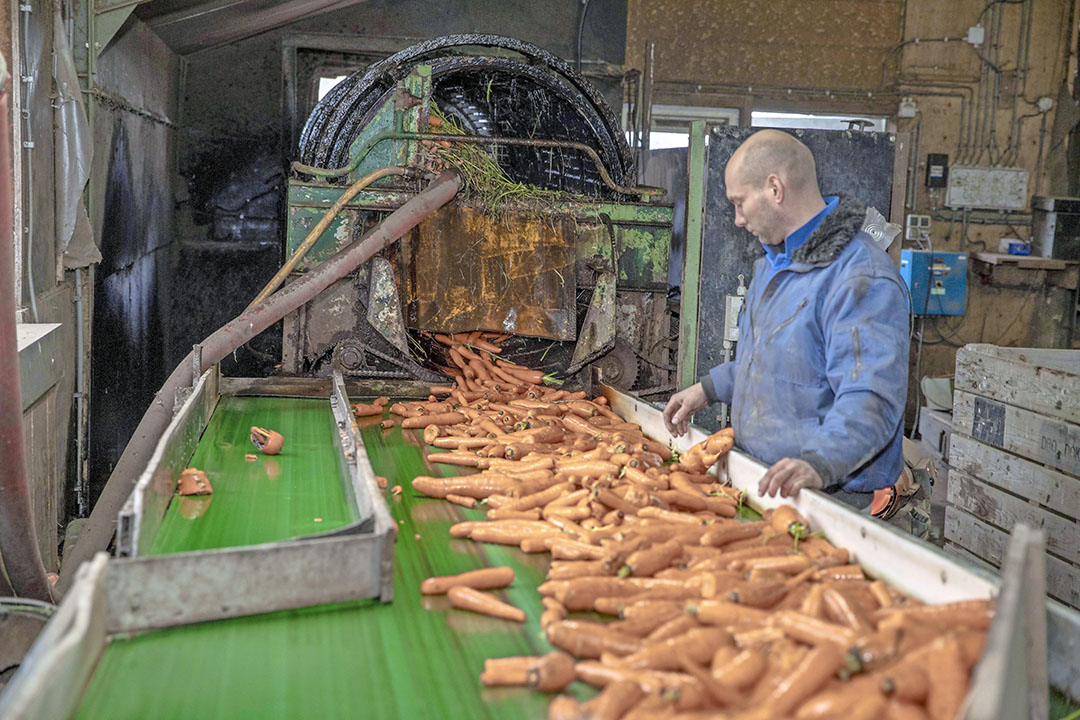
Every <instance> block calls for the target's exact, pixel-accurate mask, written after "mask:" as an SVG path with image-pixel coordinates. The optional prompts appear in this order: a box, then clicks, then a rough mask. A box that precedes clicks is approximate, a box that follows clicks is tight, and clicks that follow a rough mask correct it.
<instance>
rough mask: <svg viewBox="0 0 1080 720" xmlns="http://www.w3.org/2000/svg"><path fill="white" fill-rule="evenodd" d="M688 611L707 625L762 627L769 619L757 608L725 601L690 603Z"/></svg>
mask: <svg viewBox="0 0 1080 720" xmlns="http://www.w3.org/2000/svg"><path fill="white" fill-rule="evenodd" d="M686 611H687V612H688V613H690V614H691V615H694V616H696V617H697V619H698V622H701V623H705V624H706V625H721V626H724V627H727V626H731V625H734V626H740V627H742V626H751V627H760V626H761V625H764V624H765V623H766V622H767V621H768V618H769V615H768V613H766V612H765V611H764V610H761V609H759V608H756V607H749V606H747V605H739V604H736V603H732V602H726V601H724V600H702V601H700V602H694V603H690V604H688V605H687V606H686Z"/></svg>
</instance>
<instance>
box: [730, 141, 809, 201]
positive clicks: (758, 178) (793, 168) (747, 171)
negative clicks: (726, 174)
mask: <svg viewBox="0 0 1080 720" xmlns="http://www.w3.org/2000/svg"><path fill="white" fill-rule="evenodd" d="M728 169H729V170H730V171H731V172H732V173H733V174H734V175H735V176H736V177H737V178H739V179H740V180H741V181H742V182H744V183H745V184H747V185H750V186H751V187H761V186H762V185H764V184H765V181H766V180H767V179H768V177H769V176H770V175H776V176H777V177H779V178H780V180H781V181H782V182H783V183H784V185H786V186H787V187H788V189H789V190H790V191H791V192H795V193H799V192H800V191H805V190H810V189H812V190H813V192H815V193H816V192H817V166H816V165H815V164H814V155H813V153H811V152H810V148H808V147H806V146H805V145H803V144H802V143H801V142H799V141H798V140H796V139H795V137H794V136H792V135H789V134H788V133H786V132H781V131H780V130H760V131H758V132H756V133H754V134H753V135H751V136H750V137H749V138H747V140H746V142H744V143H743V144H742V145H740V146H739V147H738V149H737V150H736V151H735V154H734V155H732V156H731V160H730V161H729V162H728Z"/></svg>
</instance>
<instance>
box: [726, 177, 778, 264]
mask: <svg viewBox="0 0 1080 720" xmlns="http://www.w3.org/2000/svg"><path fill="white" fill-rule="evenodd" d="M741 175H742V173H739V172H738V171H737V168H736V169H735V170H734V171H733V169H732V168H731V166H730V165H729V166H728V168H727V170H726V171H725V173H724V179H725V184H726V185H727V198H728V200H729V201H730V202H731V204H732V205H734V206H735V225H736V227H744V228H746V229H747V230H749V231H750V233H751V234H752V235H753V236H754V237H756V238H757V239H758V240H759V241H761V242H762V243H764V244H765V245H779V244H780V243H782V242H784V237H785V234H784V232H783V223H782V219H781V217H780V213H779V212H778V209H777V207H776V204H775V202H774V201H773V197H774V195H773V193H772V192H771V191H770V189H769V184H768V182H767V181H766V183H765V184H764V185H762V186H761V187H754V186H752V185H749V184H747V183H746V181H745V180H744V179H743V178H742V177H740V176H741Z"/></svg>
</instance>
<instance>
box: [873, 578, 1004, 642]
mask: <svg viewBox="0 0 1080 720" xmlns="http://www.w3.org/2000/svg"><path fill="white" fill-rule="evenodd" d="M854 567H858V566H857V565H856V566H854ZM897 614H902V616H903V617H904V618H905V619H909V620H912V621H914V622H917V623H920V624H931V625H941V626H944V627H950V628H952V627H956V626H962V627H969V628H974V629H976V630H985V629H986V628H988V627H990V619H991V617H993V614H994V607H993V604H992V603H991V601H989V600H964V601H960V602H953V603H944V604H941V605H919V606H918V607H897V606H894V607H890V608H883V609H881V610H879V611H878V612H877V613H876V615H875V616H876V617H877V619H878V621H879V622H883V621H885V619H886V618H888V617H890V616H892V617H896V616H897Z"/></svg>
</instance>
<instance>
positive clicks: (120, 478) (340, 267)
mask: <svg viewBox="0 0 1080 720" xmlns="http://www.w3.org/2000/svg"><path fill="white" fill-rule="evenodd" d="M460 188H461V178H460V177H459V176H458V174H457V173H455V172H453V171H452V170H448V171H446V172H443V173H442V174H441V175H439V177H437V178H436V179H435V180H433V181H432V182H431V184H430V185H428V187H427V188H426V189H425V190H424V191H423V192H421V193H420V194H418V195H417V196H416V197H414V198H412V199H411V200H409V201H408V202H406V203H405V204H404V205H402V206H401V207H400V208H398V209H397V210H395V211H394V212H393V213H391V214H390V215H389V216H388V217H387V218H386V219H385V220H383V221H382V223H380V224H379V225H378V226H376V227H375V228H373V229H372V230H371V231H370V232H368V233H367V234H365V235H364V237H362V238H360V239H359V240H357V241H356V242H354V243H352V244H350V245H349V246H347V247H345V248H343V249H342V250H340V251H339V252H338V253H337V254H335V255H334V256H333V257H331V258H330V259H329V260H327V261H326V262H324V263H322V264H321V265H319V266H318V267H316V268H315V269H314V270H312V271H311V272H308V273H306V274H305V275H304V276H303V277H302V278H300V279H299V280H297V281H296V282H294V283H291V284H289V285H286V286H285V287H284V288H282V289H281V290H279V291H277V292H276V293H274V294H273V295H271V296H270V297H268V298H266V299H265V300H263V301H262V302H260V303H258V304H257V305H255V306H254V307H252V308H249V309H247V310H245V311H244V312H242V313H241V314H240V315H238V316H237V317H236V318H234V319H233V320H231V321H229V322H228V323H226V324H225V325H223V326H222V327H221V328H219V329H218V330H216V331H215V332H214V333H213V334H211V335H210V336H209V337H208V338H206V339H205V340H203V342H202V345H201V347H202V366H203V367H210V366H211V365H213V364H215V363H218V362H220V361H221V360H222V359H223V358H225V357H226V356H228V355H229V354H230V353H232V352H233V351H234V350H236V349H237V348H238V347H240V346H241V345H243V344H244V343H246V342H248V341H249V340H251V339H252V338H253V337H255V336H256V335H258V334H259V333H261V332H262V331H263V330H265V329H267V328H268V327H270V326H271V325H273V324H274V323H276V322H277V321H279V320H281V319H282V318H283V317H285V316H286V315H288V314H289V313H291V312H293V311H294V310H296V309H297V308H299V307H300V306H301V305H303V304H305V303H307V302H309V301H310V300H312V299H313V298H314V297H315V296H317V295H318V294H319V293H321V292H322V291H323V290H325V289H326V288H328V287H330V286H331V285H332V284H333V283H335V282H337V281H338V280H340V279H341V278H343V277H345V276H346V275H348V274H349V273H351V272H352V271H353V270H356V268H358V267H360V266H361V265H363V264H364V263H365V262H367V261H368V260H370V259H371V258H372V257H373V256H374V255H375V253H377V252H379V251H380V250H382V249H383V248H384V247H386V246H387V245H389V244H390V243H392V242H394V241H395V240H397V239H398V238H400V237H401V236H402V235H404V234H405V233H407V232H409V231H410V230H412V229H413V228H414V227H416V226H417V225H419V224H420V223H421V222H422V221H423V220H424V219H426V218H428V217H430V216H431V215H432V214H434V213H435V211H436V210H438V209H439V208H441V207H442V206H443V205H446V204H447V203H448V202H450V200H451V199H453V197H454V195H456V194H457V191H458V190H459V189H460ZM192 360H193V357H192V355H191V353H189V354H188V355H187V357H185V358H184V359H183V360H182V361H181V362H180V364H179V365H177V366H176V369H175V370H173V372H172V374H171V375H169V379H168V380H166V381H165V384H164V385H162V386H161V389H160V390H158V391H157V394H155V395H154V400H153V402H151V403H150V408H149V409H148V410H147V411H146V414H144V415H143V417H142V420H141V421H140V422H139V426H138V427H137V428H135V432H134V434H132V436H131V440H129V441H128V444H127V447H125V448H124V453H123V455H121V456H120V460H119V461H118V462H117V463H116V467H115V468H113V471H112V474H111V475H109V480H108V482H107V483H106V484H105V489H104V490H103V491H102V493H101V496H100V497H99V498H98V501H97V503H96V504H95V505H94V509H93V511H92V512H91V513H90V518H89V520H88V521H87V524H86V529H85V530H84V531H83V534H82V537H80V538H79V541H78V543H76V545H75V547H74V548H72V549H71V550H70V551H69V552H68V553H66V556H65V558H64V564H63V567H62V568H61V572H60V581H59V583H58V584H57V585H58V587H59V588H60V589H61V590H63V589H64V588H66V587H68V586H69V584H70V583H71V581H72V580H73V579H74V577H75V571H76V570H77V569H78V567H79V565H81V564H82V563H83V562H84V561H87V560H89V559H90V558H91V557H93V555H94V553H95V552H97V551H99V550H104V549H105V547H106V546H107V545H108V544H109V540H110V539H111V538H112V536H113V533H114V532H115V530H116V516H117V513H118V512H119V511H120V508H121V507H122V506H123V504H124V501H125V500H126V499H127V496H128V495H130V494H131V490H132V488H133V487H134V486H135V481H136V480H137V479H138V476H139V474H140V473H141V472H142V470H143V468H145V467H146V463H147V462H148V460H149V458H150V455H151V454H152V453H153V452H154V448H155V447H156V446H157V443H158V441H159V440H160V438H161V436H162V434H163V433H164V432H165V429H166V428H167V427H168V425H169V423H170V422H171V421H172V417H173V401H174V398H175V397H176V391H177V390H179V389H180V388H182V387H190V386H191V384H192V380H193V378H192Z"/></svg>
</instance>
